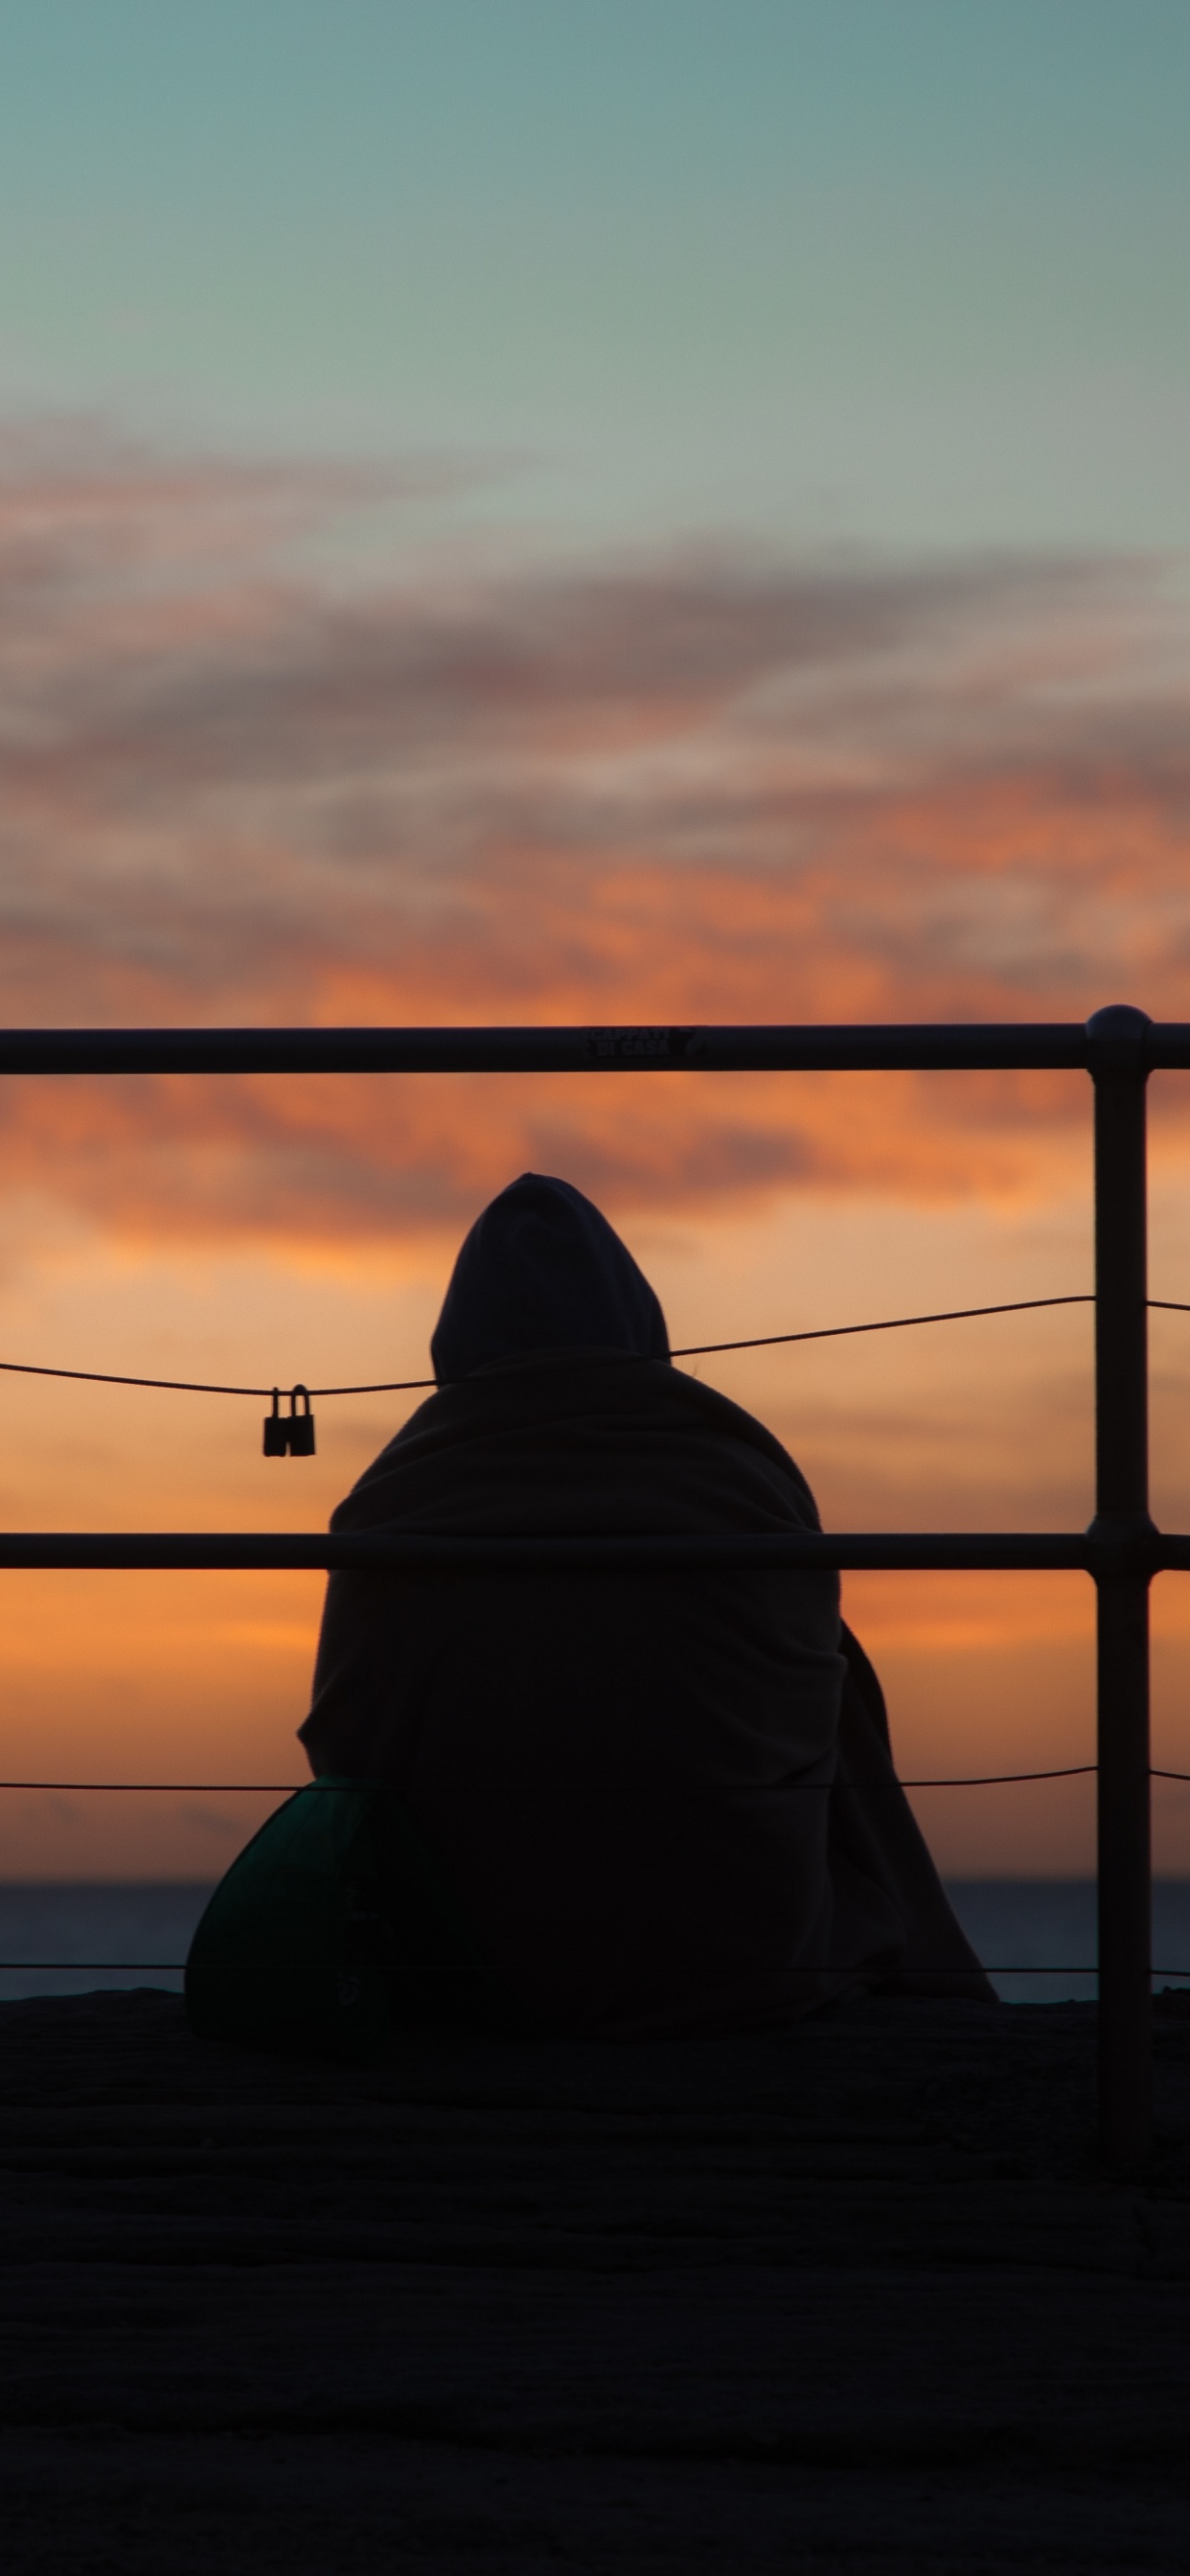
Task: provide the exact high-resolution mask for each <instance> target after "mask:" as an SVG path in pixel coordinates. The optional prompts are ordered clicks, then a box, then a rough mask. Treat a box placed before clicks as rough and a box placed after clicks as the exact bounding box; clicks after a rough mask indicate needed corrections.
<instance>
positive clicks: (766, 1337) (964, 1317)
mask: <svg viewBox="0 0 1190 2576" xmlns="http://www.w3.org/2000/svg"><path fill="white" fill-rule="evenodd" d="M1094 1303H1095V1299H1094V1296H1093V1294H1092V1292H1091V1291H1090V1289H1083V1290H1081V1291H1080V1293H1079V1294H1078V1295H1077V1296H1074V1297H1014V1298H1013V1299H1012V1300H1011V1301H1010V1303H1009V1304H1007V1305H1004V1306H948V1307H946V1308H945V1309H944V1311H943V1312H942V1313H941V1314H939V1315H886V1316H883V1317H882V1318H881V1320H880V1322H879V1323H875V1324H819V1325H817V1326H816V1327H815V1329H814V1331H813V1332H809V1333H756V1334H753V1335H752V1336H751V1337H750V1339H749V1340H747V1341H744V1342H687V1343H686V1344H685V1346H684V1347H683V1349H681V1350H679V1351H673V1352H671V1354H670V1356H671V1358H673V1359H675V1360H693V1359H699V1358H701V1356H702V1355H703V1353H704V1352H710V1351H759V1350H768V1349H771V1347H772V1345H773V1344H774V1343H776V1342H833V1341H838V1340H841V1339H842V1338H843V1336H844V1335H846V1334H848V1333H900V1332H904V1331H905V1329H906V1327H907V1326H908V1325H910V1324H964V1323H967V1322H968V1321H969V1320H970V1318H971V1317H972V1316H973V1315H1024V1314H1028V1313H1031V1312H1032V1311H1033V1310H1034V1309H1035V1308H1036V1307H1038V1306H1093V1305H1094ZM1185 1311H1186V1312H1187V1313H1188V1314H1190V1307H1187V1309H1186V1310H1185ZM311 1392H312V1393H313V1392H314V1390H313V1389H312V1390H311ZM327 1392H328V1394H329V1393H330V1392H331V1390H330V1389H329V1388H328V1389H327Z"/></svg>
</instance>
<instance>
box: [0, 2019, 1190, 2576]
mask: <svg viewBox="0 0 1190 2576" xmlns="http://www.w3.org/2000/svg"><path fill="white" fill-rule="evenodd" d="M1187 2001H1190V1999H1186V2000H1181V1999H1171V2000H1170V2002H1169V2003H1168V2004H1167V2005H1166V2006H1165V2007H1164V2008H1161V2007H1159V2011H1158V2022H1157V2058H1158V2106H1159V2145H1158V2151H1157V2155H1156V2158H1155V2162H1154V2168H1153V2173H1152V2176H1151V2179H1150V2181H1149V2183H1148V2184H1147V2185H1146V2186H1144V2187H1143V2188H1141V2187H1126V2186H1120V2185H1113V2184H1108V2183H1106V2182H1104V2181H1103V2180H1102V2179H1101V2177H1100V2176H1099V2175H1098V2174H1097V2172H1096V2169H1095V2165H1094V2160H1093V2156H1092V2153H1091V2149H1090V2143H1089V2141H1090V2132H1091V2125H1092V2118H1093V2083H1094V2012H1093V2009H1092V2008H1090V2007H1088V2006H1084V2005H1064V2006H1049V2007H1033V2008H1028V2007H1014V2008H1006V2009H1003V2010H1001V2011H999V2012H996V2011H988V2010H981V2009H980V2008H979V2007H978V2006H974V2005H948V2004H939V2003H926V2002H891V2001H889V2002H883V2001H881V2002H861V2003H856V2004H852V2005H849V2006H846V2007H842V2008H839V2009H838V2010H836V2011H834V2012H832V2013H830V2014H828V2015H823V2016H820V2017H817V2018H815V2019H814V2020H812V2021H809V2022H806V2023H804V2024H803V2025H802V2026H801V2027H800V2028H799V2029H797V2030H796V2031H794V2032H792V2033H791V2034H787V2035H784V2036H781V2037H774V2038H765V2039H757V2040H749V2041H731V2042H722V2043H702V2042H700V2043H687V2044H684V2045H682V2044H678V2045H666V2046H661V2047H636V2048H595V2047H585V2046H554V2045H550V2046H542V2045H537V2046H534V2045H530V2044H520V2043H518V2044H496V2043H487V2042H478V2043H476V2042H463V2041H455V2042H449V2043H448V2042H440V2041H429V2040H418V2041H416V2042H413V2043H411V2044H410V2045H409V2046H408V2048H407V2050H406V2051H405V2052H404V2053H403V2055H402V2059H401V2061H400V2063H399V2064H397V2065H394V2066H393V2067H391V2068H386V2069H385V2070H383V2071H380V2072H372V2071H367V2072H365V2071H355V2070H343V2069H336V2068H332V2067H324V2066H315V2065H311V2064H307V2063H304V2062H301V2063H299V2062H296V2061H284V2060H276V2059H265V2058H260V2057H253V2056H243V2055H238V2054H235V2053H233V2052H231V2051H225V2050H222V2049H219V2048H215V2047H212V2046H209V2045H204V2044H202V2043H200V2042H198V2041H196V2040H194V2039H192V2038H191V2037H190V2035H189V2034H188V2032H187V2030H186V2026H185V2023H184V2020H183V2016H182V2007H181V2004H180V2002H179V2001H178V2000H177V1999H176V1998H175V1997H173V1996H167V1995H164V1994H157V1993H151V1992H141V1993H137V1994H131V1995H114V1994H109V1995H100V1996H86V1997H78V1998H68V1999H64V2000H55V2001H46V2002H37V2003H17V2004H6V2005H3V2006H0V2261H2V2264H3V2283H2V2304H0V2389H2V2395H3V2403H2V2406H0V2518H2V2524H3V2531H4V2539H3V2543H2V2544H0V2554H2V2556H3V2561H4V2565H5V2568H6V2570H8V2571H11V2576H16V2571H21V2576H23V2571H25V2570H33V2569H36V2570H38V2571H42V2570H45V2571H50V2576H53V2572H54V2571H57V2570H59V2569H60V2570H63V2571H66V2570H69V2571H70V2576H100V2571H103V2576H107V2571H111V2572H112V2576H142V2571H144V2576H164V2571H168V2576H191V2571H200V2570H201V2571H204V2576H205V2571H206V2570H208V2569H210V2570H218V2571H220V2576H236V2571H239V2570H245V2571H249V2570H250V2571H252V2572H253V2576H256V2571H260V2576H264V2571H266V2570H267V2571H270V2576H271V2571H274V2570H276V2571H285V2576H306V2571H318V2576H322V2571H327V2576H353V2571H356V2570H361V2571H362V2570H366V2571H369V2576H370V2572H371V2571H373V2570H381V2569H384V2570H390V2569H391V2570H399V2569H403V2568H406V2567H412V2568H418V2567H423V2566H424V2567H426V2568H432V2569H435V2570H442V2571H445V2576H455V2571H459V2576H464V2571H472V2570H476V2571H479V2570H489V2569H492V2570H497V2569H498V2570H501V2571H507V2576H536V2571H537V2570H538V2569H542V2570H545V2569H550V2570H553V2569H556V2568H558V2567H559V2566H562V2567H565V2566H572V2567H575V2568H578V2569H583V2570H594V2571H603V2570H607V2571H609V2576H632V2571H635V2570H638V2569H645V2568H648V2569H654V2568H670V2569H673V2570H674V2571H684V2570H686V2569H693V2570H699V2569H711V2568H714V2569H720V2568H722V2569H731V2570H733V2571H734V2570H739V2571H741V2576H753V2571H756V2576H767V2571H769V2570H777V2569H781V2570H798V2571H801V2570H808V2571H819V2570H821V2571H823V2576H825V2571H828V2570H829V2571H831V2572H832V2576H837V2571H840V2570H844V2571H847V2576H868V2571H877V2570H879V2571H881V2576H884V2571H892V2570H895V2571H898V2576H901V2571H904V2576H917V2571H928V2576H934V2571H942V2570H951V2569H954V2570H959V2569H961V2570H962V2571H963V2576H978V2571H980V2570H991V2569H996V2570H998V2569H1010V2568H1011V2569H1016V2568H1024V2569H1041V2568H1047V2569H1048V2568H1074V2569H1078V2570H1084V2569H1087V2570H1094V2569H1099V2568H1123V2569H1129V2570H1133V2569H1135V2570H1142V2569H1151V2568H1159V2569H1163V2570H1164V2569H1169V2570H1171V2571H1172V2570H1174V2569H1176V2570H1177V2571H1178V2576H1183V2571H1184V2569H1185V2567H1186V2565H1187V2563H1188V2562H1190V2013H1188V2011H1187Z"/></svg>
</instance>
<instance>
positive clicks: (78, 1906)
mask: <svg viewBox="0 0 1190 2576" xmlns="http://www.w3.org/2000/svg"><path fill="white" fill-rule="evenodd" d="M210 1892H211V1890H210V1887H209V1885H207V1884H205V1883H204V1884H202V1885H195V1884H193V1883H191V1882H188V1881H186V1882H183V1881H168V1882H163V1883H159V1884H152V1883H145V1882H143V1881H140V1882H129V1883H127V1884H120V1885H90V1886H88V1885H85V1884H82V1883H79V1884H71V1883H69V1882H59V1883H48V1882H47V1883H40V1884H38V1883H29V1884H26V1885H21V1884H16V1885H14V1884H11V1883H10V1884H9V1885H7V1886H0V1961H3V1962H5V1963H7V1964H5V1965H2V1966H0V2002H15V2001H17V2000H18V1999H19V1998H21V1997H22V1996H27V1995H78V1994H91V1993H94V1992H96V1991H97V1990H99V1989H101V1988H104V1987H121V1986H122V1987H129V1986H164V1987H166V1988H170V1989H172V1990H173V1991H175V1992H177V1991H179V1990H180V1988H181V1983H182V1979H181V1974H180V1969H179V1968H175V1967H172V1966H171V1965H170V1963H171V1962H174V1961H177V1962H181V1961H182V1960H183V1959H184V1958H185V1956H186V1951H187V1948H188V1946H189V1942H190V1937H191V1934H192V1932H193V1930H194V1927H195V1925H196V1923H197V1921H198V1918H199V1915H200V1914H201V1913H202V1910H203V1907H204V1905H205V1904H206V1901H207V1898H208V1896H209V1895H210ZM949 1894H950V1897H951V1901H952V1903H953V1905H954V1908H955V1911H956V1913H957V1914H958V1916H959V1919H960V1921H961V1923H962V1924H963V1926H964V1929H965V1930H966V1932H967V1934H968V1936H969V1938H970V1939H971V1940H972V1941H973V1943H974V1945H975V1948H976V1949H977V1951H978V1952H979V1956H980V1958H981V1959H983V1960H984V1961H985V1963H986V1964H987V1966H988V1967H989V1969H990V1970H991V1971H992V1973H993V1982H994V1984H995V1986H996V1988H997V1991H998V1992H999V1994H1001V1995H1002V1996H1003V1998H1004V2000H1005V2002H1007V2003H1060V2002H1065V2001H1068V2000H1073V2001H1077V2002H1086V2001H1089V2000H1090V1999H1092V1998H1093V1997H1094V1993H1095V1977H1094V1973H1093V1962H1094V1959H1095V1955H1096V1954H1095V1887H1094V1882H1093V1881H1092V1880H1091V1879H1081V1878H963V1879H953V1880H951V1882H950V1885H949ZM1153 1959H1154V1966H1155V1972H1156V1973H1155V1983H1156V1984H1157V1985H1162V1984H1164V1983H1168V1982H1172V1981H1173V1979H1174V1977H1175V1976H1176V1975H1178V1974H1180V1976H1181V1977H1182V1978H1184V1979H1185V1981H1186V1982H1187V1983H1190V1879H1182V1878H1166V1879H1159V1880H1158V1881H1157V1883H1156V1885H1155V1887H1154V1890H1153ZM50 1960H55V1961H69V1962H70V1964H69V1965H68V1966H57V1967H50V1966H45V1965H43V1964H41V1963H42V1962H45V1961H50ZM35 1962H36V1963H37V1964H34V1963H35ZM110 1962H119V1963H120V1964H119V1965H111V1964H107V1963H110ZM92 1963H94V1964H92ZM1014 1970H1020V1971H1023V1970H1033V1971H1035V1972H1038V1971H1039V1972H1040V1973H1034V1974H1032V1975H1028V1974H1014V1973H1013V1971H1014ZM1088 1970H1091V1971H1092V1973H1089V1974H1088V1973H1087V1971H1088Z"/></svg>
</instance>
